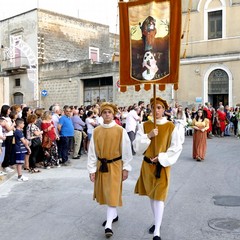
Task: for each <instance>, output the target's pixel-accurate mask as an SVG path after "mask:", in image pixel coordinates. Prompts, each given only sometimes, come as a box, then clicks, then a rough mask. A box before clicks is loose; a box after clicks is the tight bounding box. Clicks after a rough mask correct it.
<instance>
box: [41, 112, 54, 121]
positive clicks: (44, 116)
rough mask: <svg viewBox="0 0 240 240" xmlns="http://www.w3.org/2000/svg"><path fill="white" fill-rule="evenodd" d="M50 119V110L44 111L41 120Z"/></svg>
mask: <svg viewBox="0 0 240 240" xmlns="http://www.w3.org/2000/svg"><path fill="white" fill-rule="evenodd" d="M48 119H52V113H51V112H50V111H45V112H44V113H43V115H42V120H48Z"/></svg>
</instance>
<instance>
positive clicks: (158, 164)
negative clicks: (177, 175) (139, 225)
mask: <svg viewBox="0 0 240 240" xmlns="http://www.w3.org/2000/svg"><path fill="white" fill-rule="evenodd" d="M150 104H151V108H152V112H153V113H155V114H154V116H155V117H154V119H155V120H153V121H151V120H149V121H147V122H144V123H142V124H141V125H140V127H139V130H138V132H137V135H136V139H135V140H134V142H133V146H134V149H135V151H136V153H137V154H143V155H144V157H143V162H142V166H141V171H140V176H139V178H138V181H137V184H136V186H135V193H137V194H139V195H145V196H148V197H149V198H150V204H151V208H152V211H153V216H154V225H153V226H152V227H151V228H150V229H149V233H153V234H154V237H153V240H161V237H160V227H161V223H162V217H163V211H164V202H165V200H166V198H167V193H168V187H169V180H170V167H171V165H173V164H174V163H175V162H176V161H177V159H178V157H179V156H180V154H181V151H182V144H181V141H180V135H179V133H178V131H177V128H175V126H174V124H173V123H172V122H170V121H168V120H167V119H166V118H165V117H163V116H164V111H165V110H167V109H168V104H167V102H166V101H165V100H164V99H162V98H160V97H157V98H155V99H154V98H152V99H151V101H150Z"/></svg>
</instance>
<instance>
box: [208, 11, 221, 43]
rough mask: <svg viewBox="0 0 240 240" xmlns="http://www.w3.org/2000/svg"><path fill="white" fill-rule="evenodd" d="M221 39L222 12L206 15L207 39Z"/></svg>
mask: <svg viewBox="0 0 240 240" xmlns="http://www.w3.org/2000/svg"><path fill="white" fill-rule="evenodd" d="M216 38H222V11H221V10H220V11H214V12H209V13H208V39H216Z"/></svg>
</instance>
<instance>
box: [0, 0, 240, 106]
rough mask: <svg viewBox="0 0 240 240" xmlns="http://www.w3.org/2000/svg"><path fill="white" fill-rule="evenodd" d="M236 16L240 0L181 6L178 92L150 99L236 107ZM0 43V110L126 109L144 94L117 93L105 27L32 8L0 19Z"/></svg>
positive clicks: (111, 39) (199, 0) (114, 42)
mask: <svg viewBox="0 0 240 240" xmlns="http://www.w3.org/2000/svg"><path fill="white" fill-rule="evenodd" d="M189 3H192V4H191V5H190V4H189ZM189 9H190V10H189ZM239 12H240V0H189V1H185V0H182V28H183V35H184V37H183V39H182V42H181V44H182V45H181V54H182V57H181V59H180V77H179V89H178V90H177V91H173V90H172V86H171V85H168V86H167V87H166V90H165V91H163V92H158V93H157V95H160V96H162V97H163V98H166V99H167V100H168V101H169V102H174V101H178V102H180V103H181V104H182V105H183V106H192V105H196V106H197V105H198V104H204V103H205V102H211V103H212V104H213V105H214V106H217V104H218V102H219V101H222V102H223V103H224V105H226V104H229V105H230V106H236V105H237V104H240V94H239V90H238V89H239V88H240V80H239V79H240V72H239V71H238V66H239V64H240V49H239V45H240V27H239V24H237V23H238V22H239V20H240V15H239ZM188 23H189V25H188ZM234 23H236V24H234ZM0 44H1V57H0V61H1V62H0V65H1V73H0V74H1V76H0V93H2V94H0V105H1V104H2V103H8V104H13V103H21V102H24V103H27V104H28V105H31V106H33V107H36V106H41V107H45V108H47V107H48V106H50V105H51V104H53V103H55V102H57V103H59V104H60V105H65V104H70V105H78V106H79V105H82V104H84V105H88V104H92V103H95V102H97V101H104V100H106V101H114V102H116V103H117V104H118V105H120V106H128V105H130V104H133V103H135V102H138V101H139V100H144V101H146V102H148V101H149V98H150V97H151V96H152V91H151V90H150V91H145V90H143V89H142V90H140V91H139V92H136V91H134V89H133V88H132V87H129V88H128V91H127V92H125V93H121V92H119V89H118V87H117V85H118V80H119V62H118V60H119V56H118V51H119V38H118V36H117V35H116V34H112V33H109V27H108V26H107V25H102V24H98V23H93V22H89V21H85V20H82V19H78V18H74V17H69V16H66V15H62V14H58V13H54V12H50V11H47V10H43V9H33V10H31V11H28V12H25V13H22V14H19V15H17V16H13V17H11V18H8V19H4V20H2V21H0ZM112 60H113V61H112Z"/></svg>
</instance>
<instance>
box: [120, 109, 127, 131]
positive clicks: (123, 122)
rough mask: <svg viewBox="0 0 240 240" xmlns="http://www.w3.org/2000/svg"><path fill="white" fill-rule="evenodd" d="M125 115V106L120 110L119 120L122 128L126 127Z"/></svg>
mask: <svg viewBox="0 0 240 240" xmlns="http://www.w3.org/2000/svg"><path fill="white" fill-rule="evenodd" d="M127 115H128V110H127V107H124V108H123V109H122V112H121V122H122V127H123V128H125V127H126V118H127Z"/></svg>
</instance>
